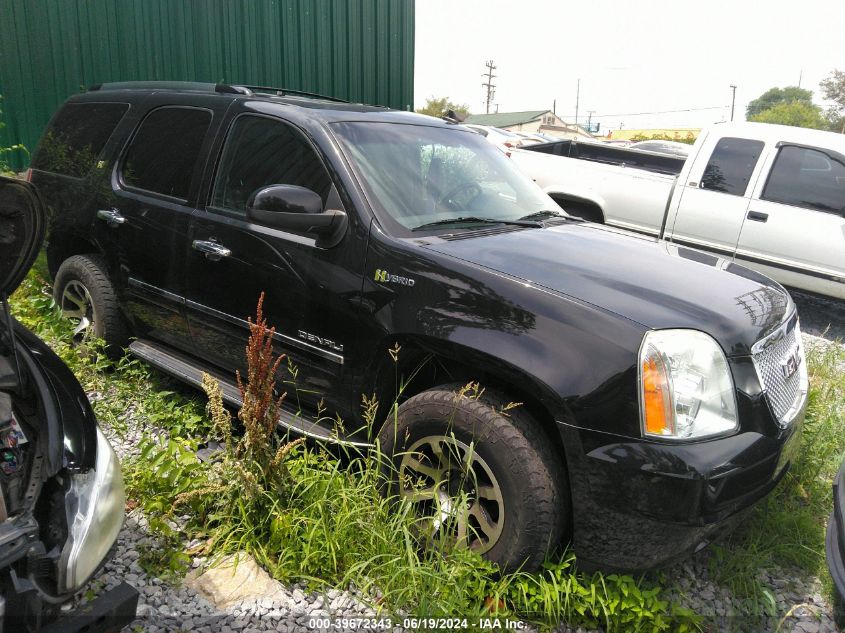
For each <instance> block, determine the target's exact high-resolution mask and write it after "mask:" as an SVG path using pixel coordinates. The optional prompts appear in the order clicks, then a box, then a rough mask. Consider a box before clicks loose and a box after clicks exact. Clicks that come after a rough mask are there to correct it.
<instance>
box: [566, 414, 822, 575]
mask: <svg viewBox="0 0 845 633" xmlns="http://www.w3.org/2000/svg"><path fill="white" fill-rule="evenodd" d="M805 406H806V405H805ZM803 420H804V410H803V408H802V410H801V411H800V412H799V414H798V415H797V416H796V418H795V420H794V421H793V422H792V424H791V425H790V426H789V427H787V428H786V429H782V430H779V432H778V433H777V435H776V436H774V437H771V436H768V435H764V434H761V433H758V432H753V431H748V432H743V433H739V434H738V435H734V436H731V437H727V438H723V439H715V440H707V441H700V442H693V443H686V444H681V443H677V444H668V443H657V442H647V441H644V440H632V439H627V438H621V437H618V436H614V435H609V434H607V433H602V432H599V431H591V430H586V429H579V428H576V427H572V426H567V425H561V426H560V431H561V436H562V440H563V444H564V447H565V449H566V457H567V466H568V470H569V473H570V477H569V480H570V489H571V492H572V511H573V545H574V548H575V553H576V554H577V556H578V561H579V565H581V566H583V567H584V568H586V569H603V570H624V571H646V570H649V569H655V568H659V567H663V566H665V565H668V564H670V563H672V562H674V561H676V560H678V559H680V558H683V557H684V556H686V555H688V554H690V553H691V552H693V551H698V550H699V549H701V548H703V547H705V546H706V545H707V544H709V543H710V542H712V541H714V540H716V539H717V538H719V537H720V536H721V535H722V534H724V533H726V532H728V531H730V530H731V529H733V527H735V525H736V524H737V523H738V522H739V521H740V520H741V519H742V518H743V516H744V515H745V514H746V511H747V510H748V509H749V508H750V507H751V506H752V505H753V504H754V503H755V502H756V501H758V500H760V499H761V498H762V497H764V496H765V495H766V494H768V493H769V492H770V491H771V490H772V489H773V488H774V487H775V486H776V485H777V483H778V482H779V481H780V480H781V478H782V477H783V476H784V475H785V474H786V472H787V470H788V469H789V467H790V465H791V463H792V461H793V459H794V458H795V455H796V452H797V450H798V447H799V443H800V436H801V427H802V424H803Z"/></svg>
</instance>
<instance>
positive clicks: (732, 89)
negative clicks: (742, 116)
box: [731, 84, 736, 121]
mask: <svg viewBox="0 0 845 633" xmlns="http://www.w3.org/2000/svg"><path fill="white" fill-rule="evenodd" d="M734 103H736V86H734V85H733V84H731V121H733V120H734Z"/></svg>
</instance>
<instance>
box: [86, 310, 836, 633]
mask: <svg viewBox="0 0 845 633" xmlns="http://www.w3.org/2000/svg"><path fill="white" fill-rule="evenodd" d="M793 294H794V296H795V300H796V304H797V305H798V309H799V313H800V315H801V325H802V329H803V330H804V332H805V333H808V334H812V335H815V336H820V335H823V336H825V337H826V338H829V339H833V338H836V337H839V338H841V339H843V340H845V303H836V302H833V301H829V300H825V299H821V298H819V297H813V296H809V295H805V294H802V293H793ZM807 339H808V341H807V342H808V344H813V343H817V342H818V339H815V337H813V336H808V337H807ZM92 395H94V394H92ZM142 426H143V425H142V424H141V423H140V421H139V424H138V427H137V430H136V431H134V432H132V431H130V433H129V434H128V436H127V437H124V438H122V439H121V438H117V437H110V439H111V440H112V441H113V444H114V446H115V450H116V451H117V453H118V454H119V455H120V457H121V459H124V458H126V457H127V456H129V455H131V453H132V451H134V450H135V447H136V446H137V442H138V439H139V437H140V432H141V428H142ZM153 545H154V543H153V542H152V540H151V539H150V538H149V536H148V535H147V533H146V531H145V529H144V520H143V517H141V516H139V514H138V513H137V511H133V512H130V513H129V514H128V516H127V519H126V524H125V526H124V528H123V530H122V531H121V534H120V538H119V540H118V545H117V551H116V553H115V556H114V557H113V558H112V559H111V561H110V562H109V563H107V564H106V566H105V568H104V569H103V571H102V572H101V573H100V574H99V575H98V577H97V578H96V579H95V580H94V581H93V582H92V585H91V591H89V592H88V594H89V597H90V595H91V594H93V595H96V594H99V593H101V592H103V591H105V590H108V589H110V588H112V587H114V586H116V585H117V584H118V583H120V582H122V581H123V580H126V581H128V582H129V583H130V584H132V585H133V586H135V587H136V588H137V589H138V590H139V591H140V594H141V595H140V599H139V602H138V618H137V619H136V621H135V622H134V623H133V624H132V625H131V626H130V627H128V628H127V629H125V630H126V631H146V632H149V633H159V632H162V633H163V632H170V631H174V632H175V631H197V632H201V633H229V632H232V633H234V632H238V633H254V632H257V631H282V632H284V631H291V632H293V631H315V630H317V628H316V627H315V626H314V622H313V619H314V618H320V617H329V616H331V617H333V618H369V617H373V618H375V617H376V612H375V611H374V610H373V609H372V608H371V607H369V606H367V605H366V604H364V603H363V602H361V601H360V600H359V599H358V596H356V595H355V594H354V593H352V592H350V591H343V592H341V591H337V590H330V591H328V592H326V593H325V594H316V593H311V594H306V593H305V592H304V591H303V587H302V586H299V585H292V586H290V587H287V588H286V594H285V596H284V598H283V599H278V600H275V601H274V600H270V599H266V598H265V599H262V600H259V601H257V602H252V603H239V604H236V605H234V606H233V607H231V608H229V609H227V610H226V611H219V610H217V609H216V608H215V607H214V606H213V605H212V604H210V603H209V602H207V601H206V600H205V599H204V598H202V597H201V596H199V595H197V594H196V593H195V592H194V591H192V590H190V589H187V588H185V587H176V586H171V585H169V584H167V583H166V582H164V581H163V580H161V579H159V578H154V577H150V576H149V575H147V574H146V573H145V572H144V571H143V570H142V569H141V567H140V565H139V563H138V559H139V556H140V551H139V548H144V547H150V546H153ZM710 556H711V554H710V551H709V550H707V549H705V550H704V551H702V552H700V553H698V554H696V555H694V556H693V557H691V558H690V559H688V560H686V561H684V562H683V563H680V564H678V565H676V566H674V567H672V568H670V569H668V570H666V572H665V577H666V579H667V580H668V582H669V583H671V585H673V586H674V587H675V589H673V590H672V591H671V592H670V594H669V596H668V597H670V598H672V599H674V600H676V601H677V602H679V603H680V604H682V605H684V606H688V607H690V608H692V609H693V610H695V611H696V612H697V613H700V614H701V615H704V616H705V617H706V618H707V619H708V623H707V630H712V631H716V630H718V631H743V632H745V631H752V630H754V631H772V632H775V631H799V632H805V633H836V632H837V631H838V630H839V629H838V628H837V627H836V625H835V624H834V622H833V617H832V609H831V606H830V605H829V604H827V603H826V602H825V600H824V599H823V597H822V595H821V584H820V581H819V579H818V578H807V577H804V576H803V575H802V574H801V573H800V572H799V571H797V570H788V569H767V570H758V572H757V573H758V574H759V575H760V578H761V580H763V582H764V584H765V585H766V586H767V587H768V588H769V589H770V590H771V592H772V594H773V595H774V597H775V600H776V602H777V606H778V613H779V617H778V618H773V619H771V620H769V621H763V622H762V623H761V622H757V623H756V624H755V625H754V626H753V628H752V626H751V624H750V623H749V622H748V620H747V619H743V617H742V616H741V614H742V613H743V610H742V606H741V603H740V601H739V600H738V599H736V598H735V597H734V596H732V595H731V594H730V592H729V591H728V590H726V589H724V588H722V587H719V586H717V585H716V584H714V583H713V582H712V581H711V580H710V574H709V572H708V562H709V558H710ZM202 563H203V561H202V560H200V559H194V561H193V566H194V567H198V566H200V565H201V564H202ZM85 599H86V598H85V597H82V596H80V597H79V598H78V601H79V602H84V601H85ZM560 631H561V632H562V633H569V632H570V631H572V632H573V633H574V631H575V630H572V629H568V628H566V627H562V628H561V629H560Z"/></svg>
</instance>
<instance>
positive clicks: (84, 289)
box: [53, 255, 128, 359]
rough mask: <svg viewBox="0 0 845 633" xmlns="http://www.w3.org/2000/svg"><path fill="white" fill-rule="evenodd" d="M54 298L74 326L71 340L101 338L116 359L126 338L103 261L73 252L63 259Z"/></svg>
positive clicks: (79, 340)
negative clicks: (71, 255) (72, 254)
mask: <svg viewBox="0 0 845 633" xmlns="http://www.w3.org/2000/svg"><path fill="white" fill-rule="evenodd" d="M53 300H54V301H55V302H56V305H58V306H59V308H61V311H62V314H63V315H64V316H65V317H66V318H67V319H68V320H69V321H70V322H71V324H72V326H73V341H74V343H77V344H78V343H83V342H85V341H86V340H88V339H89V338H91V337H96V338H100V339H103V341H105V344H106V347H105V351H106V353H107V354H108V355H109V357H111V358H114V359H117V358H120V356H121V355H122V354H123V347H124V346H125V345H126V344H127V342H128V337H127V332H126V325H125V324H124V321H123V317H122V316H121V314H120V310H119V309H118V306H117V296H116V295H115V292H114V287H113V286H112V284H111V281H109V278H108V276H107V275H106V265H105V262H104V261H103V259H102V258H101V257H99V256H97V255H74V256H73V257H70V258H68V259H66V260H65V261H64V262H62V265H61V266H60V267H59V272H58V273H56V279H55V282H54V283H53Z"/></svg>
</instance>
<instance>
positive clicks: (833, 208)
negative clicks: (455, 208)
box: [511, 123, 845, 299]
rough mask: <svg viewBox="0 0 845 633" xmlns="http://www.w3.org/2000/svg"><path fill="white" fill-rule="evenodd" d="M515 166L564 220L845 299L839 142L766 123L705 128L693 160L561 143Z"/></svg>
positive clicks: (522, 157)
mask: <svg viewBox="0 0 845 633" xmlns="http://www.w3.org/2000/svg"><path fill="white" fill-rule="evenodd" d="M511 158H512V159H513V161H514V162H515V163H516V164H517V166H518V167H519V168H520V169H522V171H523V172H525V173H526V174H528V175H529V176H530V177H531V178H532V179H533V180H534V181H535V182H537V184H539V185H540V187H541V188H542V189H543V190H544V191H546V192H547V193H548V194H549V195H550V196H551V197H552V198H554V199H555V200H556V201H557V203H558V204H559V205H560V206H561V207H563V208H564V209H565V210H566V211H568V212H569V213H571V214H573V215H578V216H582V217H584V218H586V219H588V220H592V221H595V222H603V223H605V224H608V225H613V226H617V227H621V228H625V229H630V230H634V231H639V232H641V233H646V234H649V235H654V236H657V237H660V238H663V239H666V240H669V241H671V242H674V243H677V244H682V245H686V246H692V247H695V248H700V249H705V250H708V251H711V252H714V253H716V254H718V255H720V256H722V257H725V258H728V259H731V260H735V261H737V262H738V263H741V264H744V265H746V266H748V267H749V268H754V269H757V270H759V271H761V272H763V273H765V274H767V275H769V276H770V277H773V278H774V279H776V280H778V281H779V282H781V283H782V284H784V285H786V286H791V287H794V288H800V289H803V290H809V291H811V292H816V293H819V294H824V295H828V296H832V297H836V298H839V299H845V136H843V135H841V134H834V133H831V132H820V131H817V130H807V129H802V128H794V127H786V126H781V125H767V124H762V123H724V124H716V125H713V126H711V127H710V128H708V129H706V130H704V131H703V132H702V133H701V135H700V136H699V137H698V140H697V141H696V143H695V145H694V146H693V148H692V151H691V152H690V155H689V157H688V158H687V159H686V160H684V159H683V158H677V157H672V156H665V155H659V154H653V153H651V152H642V151H637V150H631V149H624V148H618V147H614V146H609V145H601V144H597V143H577V142H574V141H561V142H558V143H545V144H542V145H534V146H530V147H528V148H524V149H519V150H512V152H511Z"/></svg>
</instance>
